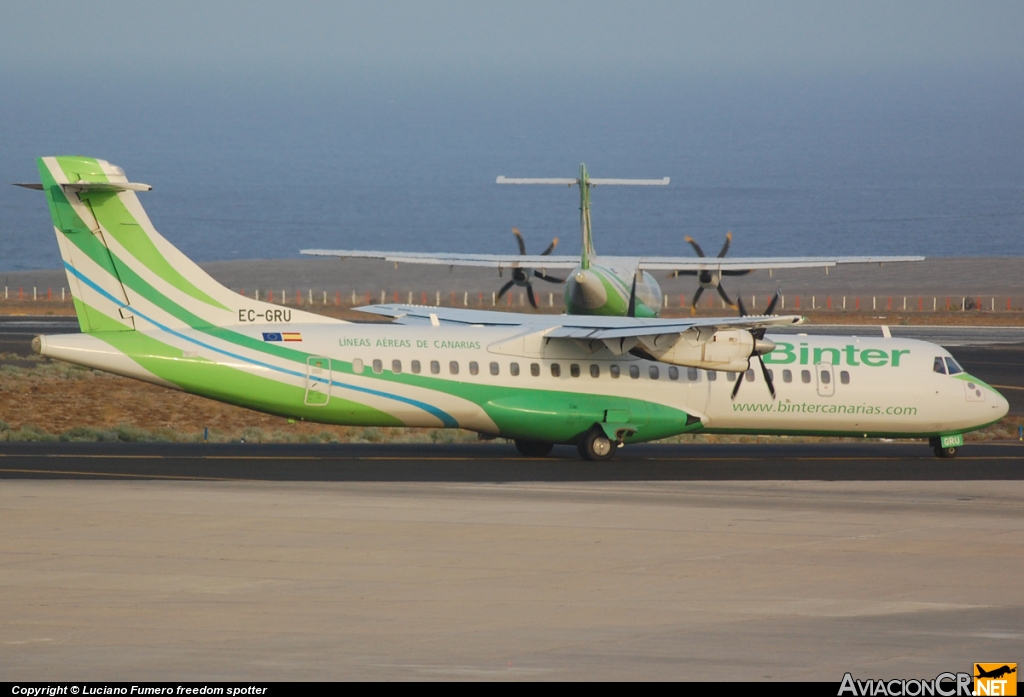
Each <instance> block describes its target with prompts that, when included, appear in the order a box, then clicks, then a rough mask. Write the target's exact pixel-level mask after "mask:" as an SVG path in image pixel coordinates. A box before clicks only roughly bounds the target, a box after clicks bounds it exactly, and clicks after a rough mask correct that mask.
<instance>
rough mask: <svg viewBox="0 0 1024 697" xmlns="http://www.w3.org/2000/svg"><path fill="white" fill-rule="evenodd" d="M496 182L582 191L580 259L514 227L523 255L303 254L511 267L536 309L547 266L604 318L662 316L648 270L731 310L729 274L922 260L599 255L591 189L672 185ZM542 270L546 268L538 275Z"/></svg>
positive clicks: (584, 307)
mask: <svg viewBox="0 0 1024 697" xmlns="http://www.w3.org/2000/svg"><path fill="white" fill-rule="evenodd" d="M497 183H498V184H557V185H561V186H577V187H579V191H580V237H581V242H582V245H581V251H580V255H579V256H578V257H574V256H558V255H552V254H551V252H552V251H553V250H554V248H555V246H556V245H557V243H558V238H555V240H553V241H552V243H551V246H549V247H548V248H547V250H545V251H544V252H542V253H541V254H526V247H525V244H524V243H523V240H522V236H521V235H520V234H519V231H518V230H515V229H513V232H514V233H515V234H516V239H517V242H518V243H519V254H518V255H513V254H460V253H447V252H441V253H428V252H380V251H365V250H355V249H303V250H302V253H303V254H308V255H313V256H334V257H342V258H356V259H383V260H386V261H393V262H396V263H399V262H401V263H406V264H437V265H441V266H481V267H496V268H497V269H498V273H499V275H500V274H501V273H502V272H503V271H504V269H511V270H512V279H511V280H510V281H509V282H508V283H506V284H505V286H504V287H502V289H501V293H502V294H504V292H505V291H507V290H508V289H509V288H511V287H512V286H513V285H517V286H522V287H525V288H526V292H527V296H528V297H529V299H530V304H531V305H533V306H534V307H537V301H536V298H535V297H534V294H533V287H532V280H533V279H534V278H541V279H543V280H545V281H550V282H555V283H561V282H562V279H560V278H555V277H551V276H548V275H547V269H571V271H570V274H569V277H568V279H566V280H565V309H566V312H568V313H569V314H570V315H605V316H620V317H622V316H634V317H657V316H658V315H659V314H660V312H661V307H662V302H663V297H664V296H663V294H662V292H661V287H660V286H659V285H658V282H657V281H656V280H654V276H653V275H651V274H650V273H648V272H649V271H671V272H672V274H671V275H672V276H681V275H694V276H697V280H698V281H699V283H700V288H699V289H698V290H697V292H696V294H695V295H694V297H693V304H692V305H691V309H694V310H695V309H696V303H697V299H698V298H699V297H700V294H701V293H702V292H703V291H704V290H717V291H718V293H719V295H721V296H722V298H723V299H724V300H725V301H726V302H727V303H728V304H729V305H730V306H732V307H733V308H735V307H736V305H735V304H734V303H733V302H732V300H731V299H730V298H729V296H728V295H727V294H726V293H725V291H724V290H723V289H722V287H721V280H722V277H723V276H732V275H742V274H745V273H749V272H750V271H754V270H757V269H798V268H815V267H817V268H822V267H829V266H835V265H837V264H868V263H884V262H895V261H921V260H923V259H924V257H919V256H871V257H748V258H733V259H730V260H728V261H727V260H725V259H724V257H725V253H726V251H727V250H728V249H729V244H730V242H731V240H732V234H731V233H729V234H728V235H727V236H726V243H725V246H724V247H722V251H721V252H719V254H718V256H717V257H714V258H711V257H705V256H704V253H703V251H702V250H701V249H700V247H699V246H698V245H697V244H696V243H695V242H694V241H693V240H692V239H691V238H689V237H687V238H686V241H687V242H689V243H690V244H692V245H693V247H694V249H695V250H696V251H697V254H698V258H696V259H695V258H693V257H627V256H601V257H598V256H597V254H596V253H595V252H594V244H593V238H592V235H591V228H590V189H591V188H592V187H595V186H608V185H615V186H619V185H622V186H667V185H668V183H669V178H668V177H664V178H663V179H592V178H590V176H589V175H588V174H587V167H586V165H582V164H581V165H580V174H579V177H577V178H576V179H513V178H509V177H504V176H500V177H498V179H497ZM538 269H540V270H539V271H538Z"/></svg>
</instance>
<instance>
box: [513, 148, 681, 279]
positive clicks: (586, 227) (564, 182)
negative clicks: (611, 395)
mask: <svg viewBox="0 0 1024 697" xmlns="http://www.w3.org/2000/svg"><path fill="white" fill-rule="evenodd" d="M497 183H498V184H557V185H560V186H573V185H576V186H578V187H579V188H580V237H581V238H582V250H583V251H582V252H581V254H580V268H581V269H584V270H586V269H589V268H590V259H591V257H593V256H594V243H593V240H592V238H591V231H590V188H591V187H593V186H668V183H669V178H668V177H662V178H661V179H592V178H591V177H590V176H589V175H588V174H587V166H586V165H585V164H581V165H580V175H579V176H578V177H577V178H576V179H545V178H513V177H506V176H503V175H502V176H499V177H498V179H497Z"/></svg>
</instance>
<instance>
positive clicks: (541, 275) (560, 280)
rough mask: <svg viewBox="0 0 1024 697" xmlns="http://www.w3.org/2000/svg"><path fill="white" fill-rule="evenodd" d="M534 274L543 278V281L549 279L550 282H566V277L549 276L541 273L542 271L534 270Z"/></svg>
mask: <svg viewBox="0 0 1024 697" xmlns="http://www.w3.org/2000/svg"><path fill="white" fill-rule="evenodd" d="M533 275H534V276H536V277H537V278H539V279H541V280H542V281H547V282H548V283H565V279H564V278H555V277H554V276H548V275H547V274H544V273H541V272H540V271H534V272H533Z"/></svg>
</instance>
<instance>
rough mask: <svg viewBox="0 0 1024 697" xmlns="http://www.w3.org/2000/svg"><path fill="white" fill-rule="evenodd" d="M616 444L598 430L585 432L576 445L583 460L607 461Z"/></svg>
mask: <svg viewBox="0 0 1024 697" xmlns="http://www.w3.org/2000/svg"><path fill="white" fill-rule="evenodd" d="M617 447H618V444H617V443H615V442H614V441H612V440H611V439H610V438H608V436H606V435H605V434H604V431H602V430H601V429H600V428H593V429H591V430H589V431H587V432H586V433H585V434H584V435H583V436H582V437H581V438H580V440H579V442H578V443H577V444H576V449H577V450H578V451H579V452H580V457H582V458H583V459H584V460H607V459H609V458H610V457H611V456H612V455H614V454H615V450H616V448H617Z"/></svg>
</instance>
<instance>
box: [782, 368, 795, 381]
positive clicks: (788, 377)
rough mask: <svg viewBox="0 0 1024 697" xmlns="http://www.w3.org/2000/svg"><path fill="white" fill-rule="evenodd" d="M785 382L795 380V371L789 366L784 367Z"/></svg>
mask: <svg viewBox="0 0 1024 697" xmlns="http://www.w3.org/2000/svg"><path fill="white" fill-rule="evenodd" d="M782 381H783V382H793V371H792V370H790V369H789V368H784V369H783V371H782Z"/></svg>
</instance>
